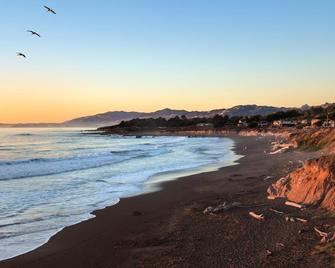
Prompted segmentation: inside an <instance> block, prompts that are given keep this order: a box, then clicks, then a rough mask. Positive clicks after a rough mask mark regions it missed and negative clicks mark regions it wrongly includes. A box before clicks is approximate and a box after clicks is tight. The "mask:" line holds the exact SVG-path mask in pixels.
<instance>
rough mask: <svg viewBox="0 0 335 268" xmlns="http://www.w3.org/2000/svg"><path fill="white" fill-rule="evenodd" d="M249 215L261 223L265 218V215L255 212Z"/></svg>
mask: <svg viewBox="0 0 335 268" xmlns="http://www.w3.org/2000/svg"><path fill="white" fill-rule="evenodd" d="M249 215H250V216H251V217H253V218H255V219H256V220H259V221H263V220H264V216H263V214H259V215H258V214H256V213H255V212H252V211H251V212H249Z"/></svg>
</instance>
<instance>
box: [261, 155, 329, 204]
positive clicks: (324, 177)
mask: <svg viewBox="0 0 335 268" xmlns="http://www.w3.org/2000/svg"><path fill="white" fill-rule="evenodd" d="M268 194H269V196H271V197H285V198H287V199H288V200H290V201H293V202H296V203H302V204H305V205H320V207H322V208H326V209H329V210H335V155H328V156H322V157H320V158H318V159H313V160H309V161H307V162H306V163H305V164H304V166H303V167H302V168H298V169H297V170H295V171H293V172H291V173H290V174H289V175H288V176H286V177H284V178H281V179H280V180H278V181H277V182H276V183H274V184H272V185H271V186H270V187H269V188H268Z"/></svg>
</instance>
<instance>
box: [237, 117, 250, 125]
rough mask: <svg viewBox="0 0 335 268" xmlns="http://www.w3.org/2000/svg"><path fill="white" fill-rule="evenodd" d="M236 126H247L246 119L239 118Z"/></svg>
mask: <svg viewBox="0 0 335 268" xmlns="http://www.w3.org/2000/svg"><path fill="white" fill-rule="evenodd" d="M237 126H238V127H248V126H249V124H248V123H247V122H246V121H244V120H242V119H241V120H239V121H238V123H237Z"/></svg>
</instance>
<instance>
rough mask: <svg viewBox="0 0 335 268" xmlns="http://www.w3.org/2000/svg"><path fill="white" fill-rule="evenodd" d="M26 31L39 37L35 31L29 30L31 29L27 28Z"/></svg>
mask: <svg viewBox="0 0 335 268" xmlns="http://www.w3.org/2000/svg"><path fill="white" fill-rule="evenodd" d="M27 32H28V33H31V35H36V36H38V37H41V36H40V35H39V34H38V33H36V32H35V31H31V30H27Z"/></svg>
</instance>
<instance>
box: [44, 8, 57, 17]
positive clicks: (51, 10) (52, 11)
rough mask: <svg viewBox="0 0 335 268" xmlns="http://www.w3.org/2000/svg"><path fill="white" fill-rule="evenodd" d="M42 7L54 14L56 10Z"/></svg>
mask: <svg viewBox="0 0 335 268" xmlns="http://www.w3.org/2000/svg"><path fill="white" fill-rule="evenodd" d="M44 8H45V9H46V10H47V12H51V13H53V14H55V15H56V12H55V11H54V10H53V9H51V8H50V7H47V6H44Z"/></svg>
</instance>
